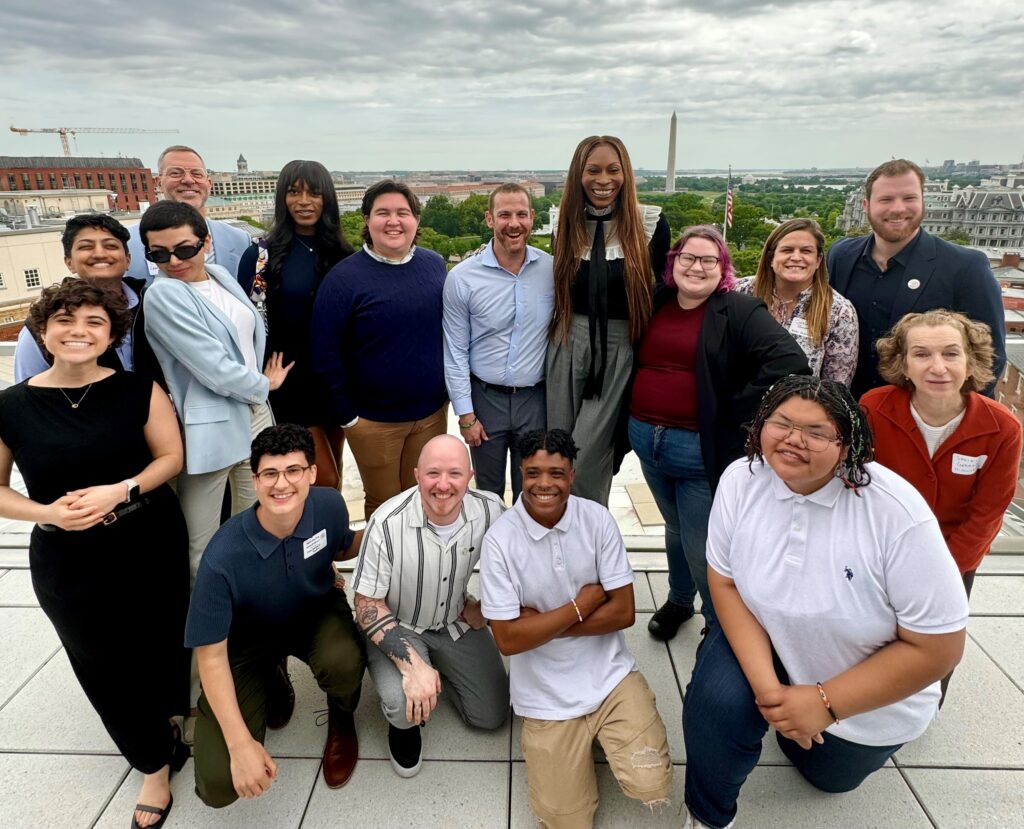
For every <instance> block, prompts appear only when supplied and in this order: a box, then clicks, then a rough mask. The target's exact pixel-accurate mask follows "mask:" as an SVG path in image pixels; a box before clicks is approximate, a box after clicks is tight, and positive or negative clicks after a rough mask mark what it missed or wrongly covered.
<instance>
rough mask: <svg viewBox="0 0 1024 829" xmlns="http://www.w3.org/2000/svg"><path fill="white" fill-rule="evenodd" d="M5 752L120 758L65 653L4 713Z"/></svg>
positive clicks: (0, 740)
mask: <svg viewBox="0 0 1024 829" xmlns="http://www.w3.org/2000/svg"><path fill="white" fill-rule="evenodd" d="M7 612H9V611H7ZM55 724H59V725H57V726H56V727H55ZM0 749H15V750H28V751H58V752H60V751H80V752H102V753H112V754H116V753H117V748H116V746H115V745H114V743H113V741H112V740H111V739H110V737H109V736H108V734H107V731H106V729H105V728H104V727H103V723H102V722H101V721H100V718H99V715H98V714H97V713H96V712H95V711H94V710H93V707H92V705H90V704H89V700H88V699H87V698H86V696H85V692H84V691H83V690H82V686H80V685H79V684H78V679H77V677H75V674H74V672H73V671H72V670H71V664H70V663H69V662H68V658H67V656H66V655H65V653H64V651H63V649H62V650H61V651H60V652H59V653H57V654H56V655H55V656H54V657H53V659H51V660H50V661H49V662H47V663H46V666H45V667H44V668H43V669H42V670H41V671H40V672H39V673H37V674H36V675H35V676H34V677H32V680H31V681H30V682H29V683H28V684H27V685H26V686H25V687H24V688H22V689H21V691H19V692H18V693H17V694H16V695H15V697H14V699H12V700H11V701H10V702H8V703H7V705H5V706H4V708H3V709H2V710H0ZM0 825H3V824H0Z"/></svg>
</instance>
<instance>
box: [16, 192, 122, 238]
mask: <svg viewBox="0 0 1024 829" xmlns="http://www.w3.org/2000/svg"><path fill="white" fill-rule="evenodd" d="M114 201H115V194H114V193H113V192H111V191H110V190H105V189H104V190H99V189H97V190H9V191H6V192H4V191H0V228H6V229H11V230H16V229H18V228H28V227H39V226H40V225H41V224H42V223H43V222H44V221H45V220H47V219H62V218H66V217H69V216H74V215H77V214H78V213H109V212H110V211H111V210H113V209H114Z"/></svg>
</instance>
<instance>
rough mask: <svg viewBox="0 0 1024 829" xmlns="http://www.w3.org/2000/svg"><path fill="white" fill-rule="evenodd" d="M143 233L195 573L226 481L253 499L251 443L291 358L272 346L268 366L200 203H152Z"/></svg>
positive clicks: (259, 323) (255, 320) (150, 311)
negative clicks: (211, 257) (213, 246)
mask: <svg viewBox="0 0 1024 829" xmlns="http://www.w3.org/2000/svg"><path fill="white" fill-rule="evenodd" d="M139 234H140V235H141V237H142V242H143V244H144V245H145V248H146V258H147V259H148V260H149V261H150V262H155V263H156V265H157V267H158V268H159V269H160V272H161V276H159V277H158V278H157V279H156V280H154V282H153V284H152V285H151V286H150V288H149V290H148V291H147V292H146V298H145V300H144V302H145V307H144V311H145V319H146V335H147V337H148V338H149V342H150V345H151V346H152V348H153V352H154V353H155V354H156V357H157V360H158V362H159V363H160V368H161V369H162V370H163V373H164V377H165V378H166V380H167V388H168V390H169V391H170V394H171V400H172V401H173V402H174V408H175V409H176V410H177V413H178V418H179V420H180V421H181V424H182V428H183V430H184V436H185V469H184V470H183V471H182V473H181V474H180V475H179V476H178V482H177V490H178V499H179V500H180V502H181V509H182V511H183V512H184V513H185V522H186V523H187V524H188V539H189V540H188V553H189V566H190V568H191V574H192V579H193V580H195V575H196V570H197V568H198V567H199V560H200V558H201V556H202V554H203V550H204V549H205V548H206V544H207V542H209V540H210V538H211V537H212V536H213V534H214V532H216V530H217V527H218V526H219V525H220V510H221V503H222V500H223V493H224V485H225V483H226V482H228V481H229V480H230V482H231V496H232V498H231V510H232V513H237V512H241V511H242V510H243V509H245V508H246V507H248V506H249V505H250V504H252V503H253V502H254V501H255V500H256V493H255V491H254V490H253V485H252V472H251V470H250V469H249V445H250V443H251V441H252V439H253V437H255V436H256V435H257V434H258V433H259V432H260V431H261V430H262V429H264V428H265V427H267V426H270V425H272V423H273V417H272V415H271V412H270V407H269V406H268V404H267V397H268V394H269V393H270V392H271V391H273V390H274V389H277V388H278V387H280V385H281V383H283V382H284V380H285V378H286V377H287V376H288V371H289V369H290V368H291V365H287V366H286V365H284V364H283V359H282V356H281V355H280V354H272V355H271V357H270V359H269V360H268V361H267V363H266V365H265V366H264V364H263V351H264V348H265V345H266V329H265V327H264V324H263V320H262V318H261V317H260V316H259V314H258V312H257V310H256V308H255V307H254V306H253V304H252V303H251V302H250V301H249V298H248V297H247V296H246V295H245V292H244V291H242V289H241V287H240V286H239V284H238V282H237V281H236V280H235V278H234V277H233V276H232V275H231V274H229V273H228V272H227V271H226V270H225V269H224V268H221V267H219V266H217V265H210V264H207V263H206V261H205V258H204V254H205V252H206V251H208V250H209V248H210V234H209V229H208V227H207V224H206V221H205V219H203V217H202V216H201V215H200V213H199V211H197V210H196V209H195V208H194V207H192V206H191V205H189V204H185V203H183V202H172V201H161V202H158V203H157V204H156V205H154V206H153V207H151V208H150V209H149V210H147V211H146V213H145V214H144V215H143V217H142V221H141V222H140V223H139ZM261 367H263V370H262V371H261V370H260V369H261Z"/></svg>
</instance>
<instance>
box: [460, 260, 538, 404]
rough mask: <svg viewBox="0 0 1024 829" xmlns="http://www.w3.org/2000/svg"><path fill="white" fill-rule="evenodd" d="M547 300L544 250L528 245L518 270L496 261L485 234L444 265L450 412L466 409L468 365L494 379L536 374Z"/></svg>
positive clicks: (531, 378) (516, 380) (523, 381)
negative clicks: (478, 244) (463, 256)
mask: <svg viewBox="0 0 1024 829" xmlns="http://www.w3.org/2000/svg"><path fill="white" fill-rule="evenodd" d="M554 307H555V286H554V270H553V267H552V259H551V256H549V255H548V254H547V253H545V252H544V251H542V250H538V249H537V248H534V247H530V246H529V245H527V248H526V261H525V262H524V263H523V267H522V268H521V269H520V271H519V274H518V275H517V274H514V273H511V272H509V271H507V270H505V269H504V268H503V267H501V265H499V264H498V260H497V258H496V257H495V255H494V241H493V240H492V241H491V242H489V243H488V244H487V247H486V248H484V250H483V251H481V252H480V253H478V254H477V255H476V256H474V257H472V258H470V259H467V260H466V261H464V262H461V263H460V264H458V265H456V266H455V267H454V268H453V269H452V271H451V273H449V274H448V279H447V280H445V285H444V379H445V384H446V385H447V386H448V396H449V397H450V398H451V401H452V406H453V407H454V408H455V414H457V415H464V414H467V413H469V412H471V411H473V399H472V394H471V389H470V382H469V376H470V374H471V373H472V374H474V375H476V376H477V377H479V378H480V379H481V380H483V381H484V382H485V383H494V384H496V385H500V386H516V387H524V386H533V385H536V384H537V383H539V382H540V381H541V380H543V379H544V355H545V352H546V351H547V344H548V327H549V326H550V324H551V315H552V313H553V311H554Z"/></svg>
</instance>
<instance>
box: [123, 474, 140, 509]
mask: <svg viewBox="0 0 1024 829" xmlns="http://www.w3.org/2000/svg"><path fill="white" fill-rule="evenodd" d="M121 483H122V484H124V485H125V486H126V487H128V497H127V498H125V499H124V503H126V504H130V503H132V502H133V501H137V500H139V483H138V481H135V480H133V479H131V478H125V479H124V480H123V481H121Z"/></svg>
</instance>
